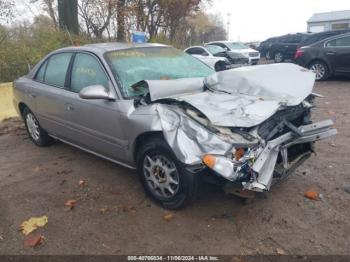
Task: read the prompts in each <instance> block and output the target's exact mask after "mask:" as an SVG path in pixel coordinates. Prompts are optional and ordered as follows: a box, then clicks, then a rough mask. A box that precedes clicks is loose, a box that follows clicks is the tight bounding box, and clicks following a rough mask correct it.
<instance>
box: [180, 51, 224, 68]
mask: <svg viewBox="0 0 350 262" xmlns="http://www.w3.org/2000/svg"><path fill="white" fill-rule="evenodd" d="M223 51H225V50H223ZM184 52H185V53H187V54H189V55H192V56H193V57H195V58H197V59H199V60H201V61H202V62H203V63H205V64H207V65H208V66H210V67H211V68H213V69H215V71H217V72H218V71H223V70H226V69H229V68H231V63H230V61H229V60H228V59H227V58H225V57H217V56H214V54H213V53H212V52H210V50H209V49H208V48H205V47H203V46H190V47H189V48H187V49H185V50H184Z"/></svg>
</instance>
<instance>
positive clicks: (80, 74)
mask: <svg viewBox="0 0 350 262" xmlns="http://www.w3.org/2000/svg"><path fill="white" fill-rule="evenodd" d="M69 82H70V84H69V89H68V90H66V91H65V93H64V95H63V96H64V100H65V106H66V111H67V114H69V123H68V124H67V127H68V130H69V131H68V132H69V141H68V142H71V143H73V144H75V145H78V146H81V147H83V148H85V149H88V150H91V151H93V152H95V153H98V154H101V155H103V156H106V157H109V158H113V159H116V160H118V159H123V158H124V153H125V148H126V147H127V143H126V141H125V140H123V137H124V136H123V132H122V127H121V126H120V111H119V107H118V103H119V102H120V100H116V101H112V100H102V99H95V100H87V99H82V98H80V96H79V92H80V90H82V89H83V88H84V87H87V86H91V85H102V86H104V87H105V88H106V89H108V90H109V91H110V92H113V93H114V94H115V90H114V88H113V86H112V84H111V81H110V79H109V77H108V75H107V73H106V71H105V69H104V67H103V65H102V63H101V62H100V60H99V58H98V57H96V56H95V55H94V54H91V53H85V52H84V53H83V52H81V53H76V54H75V55H74V58H73V62H72V65H71V76H70V81H69Z"/></svg>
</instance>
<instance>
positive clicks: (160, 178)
mask: <svg viewBox="0 0 350 262" xmlns="http://www.w3.org/2000/svg"><path fill="white" fill-rule="evenodd" d="M137 167H138V173H139V176H140V179H141V182H142V184H143V186H144V188H145V191H146V193H148V194H149V195H150V196H151V197H152V198H153V199H154V200H155V201H156V202H158V203H160V204H161V205H162V206H163V207H165V208H168V209H178V208H181V207H184V206H186V205H187V204H188V203H190V202H191V201H192V200H193V199H194V197H195V195H196V191H197V180H198V178H197V176H196V174H193V173H191V172H189V171H188V170H186V168H185V167H184V165H183V164H182V163H181V162H180V161H179V160H178V159H177V158H176V156H175V154H174V153H173V152H172V150H171V148H170V147H169V145H168V144H167V143H166V142H165V141H164V139H162V138H159V137H153V139H149V140H148V141H147V142H146V143H145V144H144V145H143V146H142V147H141V148H140V150H139V152H138V157H137Z"/></svg>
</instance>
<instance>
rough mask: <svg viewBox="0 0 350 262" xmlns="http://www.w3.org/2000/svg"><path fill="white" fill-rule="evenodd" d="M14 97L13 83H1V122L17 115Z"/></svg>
mask: <svg viewBox="0 0 350 262" xmlns="http://www.w3.org/2000/svg"><path fill="white" fill-rule="evenodd" d="M12 98H13V91H12V83H4V84H0V122H1V121H2V120H4V119H6V118H9V117H15V116H17V112H16V110H15V108H14V107H13V104H12Z"/></svg>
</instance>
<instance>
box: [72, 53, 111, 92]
mask: <svg viewBox="0 0 350 262" xmlns="http://www.w3.org/2000/svg"><path fill="white" fill-rule="evenodd" d="M108 82H109V81H108V77H107V76H106V74H105V72H104V70H103V68H102V66H101V64H100V63H99V62H98V60H97V59H96V58H95V57H93V56H92V55H89V54H84V53H80V54H77V55H76V56H75V59H74V64H73V68H72V78H71V90H72V91H73V92H77V93H79V92H80V90H81V89H83V88H84V87H87V86H91V85H102V86H104V87H105V88H106V89H108Z"/></svg>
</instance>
